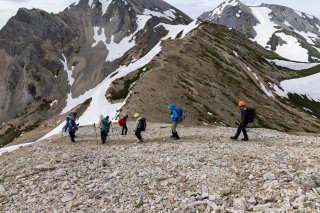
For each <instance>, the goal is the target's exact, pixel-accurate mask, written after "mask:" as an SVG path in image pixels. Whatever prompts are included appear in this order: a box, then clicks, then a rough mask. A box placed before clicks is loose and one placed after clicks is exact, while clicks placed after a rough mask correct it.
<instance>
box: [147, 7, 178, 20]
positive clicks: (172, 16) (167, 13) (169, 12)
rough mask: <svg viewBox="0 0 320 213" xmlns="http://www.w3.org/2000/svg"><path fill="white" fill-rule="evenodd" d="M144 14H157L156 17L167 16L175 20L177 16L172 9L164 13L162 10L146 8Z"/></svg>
mask: <svg viewBox="0 0 320 213" xmlns="http://www.w3.org/2000/svg"><path fill="white" fill-rule="evenodd" d="M143 14H144V15H148V16H156V17H159V18H161V17H163V18H167V19H170V20H174V19H175V18H176V16H175V15H174V13H173V11H172V10H166V11H164V12H163V13H161V12H157V11H152V10H149V9H145V10H144V12H143Z"/></svg>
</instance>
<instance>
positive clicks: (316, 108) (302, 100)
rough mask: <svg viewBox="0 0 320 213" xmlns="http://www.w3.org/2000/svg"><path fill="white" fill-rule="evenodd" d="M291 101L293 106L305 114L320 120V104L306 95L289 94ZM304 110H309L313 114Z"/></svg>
mask: <svg viewBox="0 0 320 213" xmlns="http://www.w3.org/2000/svg"><path fill="white" fill-rule="evenodd" d="M288 98H289V101H290V103H291V104H292V105H294V106H296V107H298V108H301V109H302V110H303V111H304V112H306V113H308V114H311V115H314V116H316V117H318V118H320V103H319V102H316V101H313V100H310V99H308V97H307V96H306V95H298V94H292V93H289V94H288ZM303 108H307V109H309V110H311V111H312V112H309V111H307V110H304V109H303Z"/></svg>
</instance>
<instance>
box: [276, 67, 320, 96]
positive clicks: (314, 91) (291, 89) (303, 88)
mask: <svg viewBox="0 0 320 213" xmlns="http://www.w3.org/2000/svg"><path fill="white" fill-rule="evenodd" d="M319 82H320V73H317V74H314V75H310V76H307V77H303V78H296V79H291V80H285V81H282V82H281V83H280V86H281V87H282V88H283V89H284V90H285V91H286V92H287V93H296V94H299V95H306V96H307V97H308V98H309V99H310V100H314V101H320V84H319Z"/></svg>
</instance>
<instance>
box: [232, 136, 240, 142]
mask: <svg viewBox="0 0 320 213" xmlns="http://www.w3.org/2000/svg"><path fill="white" fill-rule="evenodd" d="M230 139H232V140H235V141H236V140H237V139H238V138H236V137H234V136H232V137H230Z"/></svg>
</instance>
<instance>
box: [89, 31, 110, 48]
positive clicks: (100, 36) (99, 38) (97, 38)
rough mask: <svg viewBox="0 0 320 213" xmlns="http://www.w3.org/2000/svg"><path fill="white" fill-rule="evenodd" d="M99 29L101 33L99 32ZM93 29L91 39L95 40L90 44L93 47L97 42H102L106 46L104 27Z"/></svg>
mask: <svg viewBox="0 0 320 213" xmlns="http://www.w3.org/2000/svg"><path fill="white" fill-rule="evenodd" d="M100 29H101V33H100V34H99V30H100ZM93 31H94V36H93V39H94V40H95V42H94V43H93V44H92V45H91V46H92V47H95V46H97V45H98V44H99V42H102V43H104V44H105V45H106V46H107V42H106V41H107V38H106V35H105V34H104V28H100V27H93Z"/></svg>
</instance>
